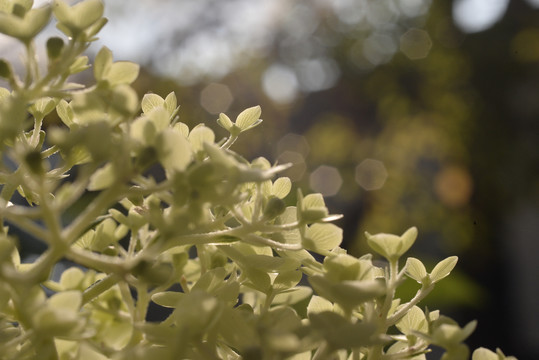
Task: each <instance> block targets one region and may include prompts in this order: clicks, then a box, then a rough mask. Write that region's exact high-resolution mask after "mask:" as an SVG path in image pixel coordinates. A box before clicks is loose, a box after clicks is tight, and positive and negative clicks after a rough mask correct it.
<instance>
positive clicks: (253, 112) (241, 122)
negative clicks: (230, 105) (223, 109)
mask: <svg viewBox="0 0 539 360" xmlns="http://www.w3.org/2000/svg"><path fill="white" fill-rule="evenodd" d="M261 113H262V110H261V109H260V106H253V107H251V108H248V109H245V110H243V111H242V112H241V113H240V114H239V115H238V117H237V118H236V126H237V127H239V128H240V129H241V131H245V130H248V129H249V128H251V127H253V126H256V125H257V124H256V123H257V121H258V120H259V118H260V114H261ZM220 118H221V117H220ZM225 121H226V120H225Z"/></svg>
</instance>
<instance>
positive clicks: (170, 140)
mask: <svg viewBox="0 0 539 360" xmlns="http://www.w3.org/2000/svg"><path fill="white" fill-rule="evenodd" d="M156 147H157V154H158V157H159V161H161V164H163V167H164V168H165V169H166V170H168V171H184V170H185V169H186V168H187V165H189V163H190V162H191V160H192V157H193V153H192V149H191V144H189V141H187V139H186V138H185V137H184V136H183V135H182V134H180V133H179V132H178V131H175V130H174V129H167V130H165V131H163V132H162V133H161V134H160V135H159V136H158V138H157V146H156Z"/></svg>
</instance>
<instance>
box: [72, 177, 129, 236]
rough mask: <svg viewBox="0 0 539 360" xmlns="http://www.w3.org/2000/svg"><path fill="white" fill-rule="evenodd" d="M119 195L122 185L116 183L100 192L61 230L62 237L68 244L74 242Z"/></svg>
mask: <svg viewBox="0 0 539 360" xmlns="http://www.w3.org/2000/svg"><path fill="white" fill-rule="evenodd" d="M121 197H123V191H122V187H121V186H120V185H118V184H113V185H112V186H111V187H109V188H108V189H106V190H104V191H103V192H102V193H100V194H99V195H98V196H97V197H96V198H95V199H94V200H93V201H92V202H91V203H90V204H89V205H88V207H87V208H86V209H85V210H84V211H83V212H82V213H81V214H80V215H79V216H78V217H77V218H76V219H75V220H73V222H72V223H71V224H70V225H69V226H67V227H66V228H65V229H64V230H63V232H62V235H63V238H64V239H66V242H67V243H68V244H71V243H73V242H75V241H76V240H77V239H78V237H79V236H80V235H81V234H82V233H83V232H84V231H85V230H86V229H87V227H88V226H90V225H91V224H92V223H93V222H94V220H95V219H96V218H97V217H98V216H99V215H101V214H102V213H103V212H104V211H105V210H106V209H108V207H109V206H110V205H112V204H114V203H115V202H116V201H117V200H118V199H119V198H121Z"/></svg>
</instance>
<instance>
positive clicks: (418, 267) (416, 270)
mask: <svg viewBox="0 0 539 360" xmlns="http://www.w3.org/2000/svg"><path fill="white" fill-rule="evenodd" d="M406 274H407V275H408V276H409V277H411V278H412V279H414V280H415V281H417V282H418V283H422V282H423V280H424V279H425V277H426V276H427V275H428V274H427V270H426V269H425V265H423V263H422V262H421V261H420V260H419V259H416V258H413V257H409V258H408V259H407V260H406Z"/></svg>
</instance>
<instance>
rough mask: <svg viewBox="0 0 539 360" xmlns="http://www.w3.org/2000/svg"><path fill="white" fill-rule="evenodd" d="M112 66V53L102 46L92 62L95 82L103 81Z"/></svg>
mask: <svg viewBox="0 0 539 360" xmlns="http://www.w3.org/2000/svg"><path fill="white" fill-rule="evenodd" d="M111 66H112V51H110V49H109V48H107V47H106V46H103V47H102V48H101V50H99V52H98V53H97V55H96V56H95V60H94V77H95V79H96V80H97V81H103V80H104V79H105V77H106V76H107V74H108V72H109V70H110V67H111Z"/></svg>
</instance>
